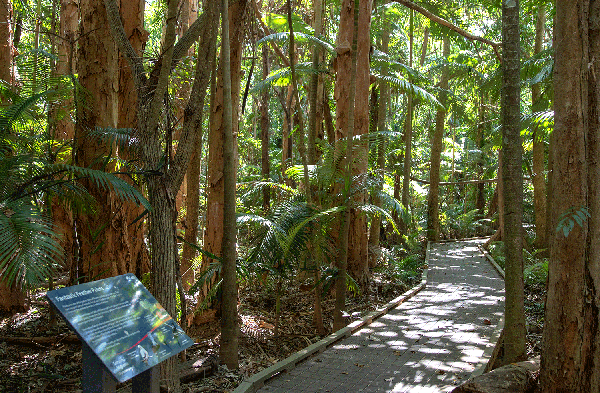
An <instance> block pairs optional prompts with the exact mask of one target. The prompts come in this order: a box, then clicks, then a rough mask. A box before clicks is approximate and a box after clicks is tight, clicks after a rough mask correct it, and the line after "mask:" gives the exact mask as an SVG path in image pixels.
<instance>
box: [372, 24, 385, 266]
mask: <svg viewBox="0 0 600 393" xmlns="http://www.w3.org/2000/svg"><path fill="white" fill-rule="evenodd" d="M389 42H390V29H389V28H388V27H387V26H386V27H384V29H383V31H382V32H381V51H382V52H384V53H387V52H388V49H389ZM387 73H388V69H387V66H386V65H384V66H383V67H382V70H381V74H382V75H384V76H385V75H387ZM373 90H374V89H373ZM389 100H390V87H389V85H388V84H387V83H385V82H380V83H379V99H378V102H377V114H376V116H377V123H376V127H377V131H378V132H380V133H383V132H385V131H386V124H387V123H386V121H387V109H388V103H389ZM386 148H387V138H385V137H384V136H383V135H379V136H378V137H377V170H378V171H379V172H380V173H379V175H380V176H381V177H382V181H381V186H380V187H378V188H377V191H376V192H375V193H374V194H373V197H372V199H373V204H374V205H375V206H379V207H381V198H380V197H379V195H378V193H379V192H382V191H383V182H384V179H383V178H384V176H385V151H386ZM380 234H381V216H375V217H373V219H372V220H371V230H370V233H369V251H370V253H369V267H375V265H377V262H378V261H379V259H380V258H381V249H380V246H379V241H380Z"/></svg>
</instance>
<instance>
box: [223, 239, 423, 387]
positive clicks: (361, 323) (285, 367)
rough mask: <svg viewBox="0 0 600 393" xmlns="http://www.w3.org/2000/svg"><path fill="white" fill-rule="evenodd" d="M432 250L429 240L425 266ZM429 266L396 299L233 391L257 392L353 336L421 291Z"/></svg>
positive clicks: (251, 378) (266, 369)
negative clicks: (413, 283) (272, 380)
mask: <svg viewBox="0 0 600 393" xmlns="http://www.w3.org/2000/svg"><path fill="white" fill-rule="evenodd" d="M430 251H431V242H427V251H426V252H425V266H429V253H430ZM427 270H428V269H427V268H424V269H423V274H422V275H421V282H420V283H419V284H418V285H416V286H414V287H412V288H411V289H409V290H408V291H406V292H404V293H403V294H402V295H400V296H398V297H397V298H395V299H394V300H392V301H390V302H389V303H387V304H386V305H384V306H382V307H380V308H378V309H377V310H375V311H372V312H370V313H369V314H367V315H366V316H364V317H363V318H362V319H360V320H358V321H355V322H352V323H351V324H349V325H348V326H346V327H344V328H342V329H340V330H338V331H336V332H333V333H331V334H330V335H329V336H327V337H325V338H322V339H321V340H319V341H317V342H316V343H314V344H312V345H309V346H308V347H306V348H304V349H302V350H300V351H298V352H296V353H294V354H293V355H291V356H289V357H287V358H285V359H283V360H282V361H279V362H277V363H275V364H274V365H272V366H271V367H268V368H265V369H264V370H262V371H259V372H258V373H256V374H254V375H252V376H251V377H250V378H248V379H246V380H244V381H243V382H242V383H240V384H239V385H238V387H237V388H236V389H235V390H234V391H233V393H255V392H256V391H257V390H258V389H260V388H261V387H263V386H264V385H265V382H266V381H267V380H269V379H271V378H272V377H274V376H275V375H277V374H279V373H281V372H284V371H290V370H292V369H294V367H296V365H297V364H298V363H300V362H302V361H303V360H306V359H307V358H309V357H310V356H312V355H314V354H316V353H321V352H323V351H324V350H325V349H326V348H328V347H330V346H332V345H333V344H335V343H336V342H337V341H339V340H341V339H343V338H345V337H348V336H351V335H353V334H354V333H356V332H357V331H358V330H360V329H362V328H363V327H365V326H368V325H369V324H371V323H372V322H373V321H374V320H375V319H377V318H379V317H381V316H382V315H385V314H387V313H388V311H389V310H391V309H392V308H394V307H396V306H398V305H400V304H402V303H404V302H405V301H407V300H408V299H410V298H412V297H413V296H415V295H416V294H417V293H418V292H419V291H421V290H422V289H423V288H425V286H426V285H427Z"/></svg>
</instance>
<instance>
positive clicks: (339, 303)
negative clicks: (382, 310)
mask: <svg viewBox="0 0 600 393" xmlns="http://www.w3.org/2000/svg"><path fill="white" fill-rule="evenodd" d="M361 11H362V10H361V6H360V0H353V1H351V0H344V2H343V3H342V19H341V20H340V36H342V31H345V30H346V29H351V31H352V35H351V41H352V44H351V46H350V81H349V82H350V84H349V91H348V96H347V97H345V98H346V99H347V101H346V102H345V104H346V107H347V111H348V112H347V113H346V115H347V117H342V118H343V119H344V120H346V122H345V125H346V137H347V138H348V142H347V143H346V156H345V157H344V159H345V162H344V178H345V181H344V189H343V191H342V195H343V196H344V207H345V209H344V211H343V212H342V217H341V223H340V252H339V260H338V261H337V263H336V267H337V268H338V273H337V278H336V282H335V308H334V311H333V330H334V331H337V330H339V329H341V328H343V327H344V325H345V320H344V317H343V315H342V313H343V311H344V310H345V308H346V272H347V266H348V261H349V259H350V258H349V255H350V223H351V218H352V214H351V210H350V208H351V205H352V203H351V201H350V198H349V193H350V187H351V181H352V172H353V158H354V157H353V147H352V143H351V141H352V139H353V138H354V131H355V128H356V124H355V111H356V103H355V99H356V90H357V79H358V76H357V74H358V57H359V55H358V30H359V25H360V17H361V15H362V12H361ZM344 12H348V13H350V15H351V17H352V19H351V20H352V21H353V22H354V23H353V24H352V25H350V26H352V28H351V27H350V26H348V25H347V24H344V25H343V24H342V23H341V22H342V21H343V20H344V19H343V18H344V16H343V14H344ZM342 26H344V29H342ZM346 43H347V41H338V45H344V46H345V45H346ZM338 53H339V51H338ZM338 75H339V69H338ZM336 82H337V81H336ZM336 92H337V89H336ZM367 97H368V95H367ZM339 111H340V108H338V119H339V118H340V116H339V114H340V113H339ZM367 112H368V111H367ZM367 116H368V113H367ZM367 123H368V122H367ZM337 126H338V131H339V130H340V128H339V127H340V124H339V123H338V124H337ZM367 126H368V125H367Z"/></svg>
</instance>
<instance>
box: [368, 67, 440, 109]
mask: <svg viewBox="0 0 600 393" xmlns="http://www.w3.org/2000/svg"><path fill="white" fill-rule="evenodd" d="M375 77H376V78H377V79H379V80H381V81H383V82H385V83H387V84H388V85H390V86H393V87H395V88H396V89H398V90H399V91H400V92H402V93H406V94H409V95H412V96H413V97H415V98H417V99H420V100H423V101H425V102H427V103H429V104H431V105H433V106H435V107H437V108H443V107H444V106H443V105H442V104H440V102H439V101H438V100H437V98H435V96H434V95H433V94H431V93H429V92H428V91H427V90H425V89H423V88H421V87H419V86H417V85H414V84H412V83H410V82H409V81H407V80H404V79H400V78H396V77H394V76H389V75H375Z"/></svg>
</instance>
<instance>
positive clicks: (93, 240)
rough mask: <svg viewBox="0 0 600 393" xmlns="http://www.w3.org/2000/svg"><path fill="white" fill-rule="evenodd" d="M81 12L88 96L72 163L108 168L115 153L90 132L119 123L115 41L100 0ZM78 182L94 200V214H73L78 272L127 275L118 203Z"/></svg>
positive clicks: (80, 106)
mask: <svg viewBox="0 0 600 393" xmlns="http://www.w3.org/2000/svg"><path fill="white" fill-rule="evenodd" d="M79 13H80V17H79V20H80V21H81V23H80V26H79V28H80V32H79V37H80V38H79V40H78V51H77V66H78V81H79V84H80V85H81V87H82V88H83V89H85V91H86V92H87V94H78V99H79V100H80V102H78V103H77V123H76V126H75V143H74V157H75V160H74V161H75V164H76V165H78V166H82V167H91V168H94V169H106V170H110V169H111V168H108V167H105V166H104V165H103V162H104V160H105V158H106V157H110V156H111V155H112V154H113V153H114V151H113V147H112V146H107V144H106V143H105V142H104V141H101V140H100V139H99V138H98V137H95V136H92V135H90V132H91V131H94V130H95V129H96V128H98V127H99V128H115V127H116V126H117V105H116V104H117V102H118V83H119V81H118V75H119V68H118V51H117V45H116V43H115V41H114V40H113V39H112V37H111V36H110V35H108V34H104V28H105V27H106V25H107V24H108V22H107V16H106V10H105V8H104V4H103V3H102V2H101V1H99V0H82V1H81V2H80V4H79ZM82 184H83V186H84V187H86V188H87V189H88V190H89V192H90V194H91V195H92V196H93V197H94V199H95V200H96V206H95V209H96V212H95V213H94V214H78V215H77V217H76V220H77V224H76V225H77V234H78V236H79V251H80V254H79V258H80V259H79V261H78V263H79V269H80V270H79V271H80V274H81V275H82V276H83V277H84V279H85V280H86V281H92V280H98V279H101V278H105V277H112V276H116V275H119V274H123V273H127V269H126V266H125V265H126V264H125V261H126V258H127V248H125V247H124V246H123V243H122V241H121V238H122V236H123V233H126V226H125V225H126V223H125V220H124V219H123V210H122V207H121V206H120V202H117V201H116V200H115V199H114V198H113V196H112V195H111V193H110V191H108V190H101V189H98V188H97V187H95V185H94V184H93V182H92V181H90V180H84V181H82Z"/></svg>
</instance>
